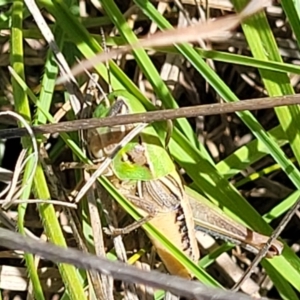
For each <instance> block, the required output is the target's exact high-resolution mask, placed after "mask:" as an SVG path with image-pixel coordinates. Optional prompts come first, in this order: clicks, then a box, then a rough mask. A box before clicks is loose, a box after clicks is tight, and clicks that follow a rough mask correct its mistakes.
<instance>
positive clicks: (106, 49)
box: [100, 26, 112, 94]
mask: <svg viewBox="0 0 300 300" xmlns="http://www.w3.org/2000/svg"><path fill="white" fill-rule="evenodd" d="M100 34H101V44H102V45H101V46H102V48H103V51H104V52H105V53H108V48H107V44H106V37H105V32H104V30H103V27H102V26H101V27H100ZM105 65H106V69H107V83H108V93H109V94H110V93H111V92H112V85H111V73H110V69H109V62H108V61H106V62H105Z"/></svg>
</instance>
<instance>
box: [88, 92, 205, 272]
mask: <svg viewBox="0 0 300 300" xmlns="http://www.w3.org/2000/svg"><path fill="white" fill-rule="evenodd" d="M115 99H117V101H115ZM129 99H130V100H129ZM109 100H110V102H111V103H113V105H112V106H111V107H110V108H106V107H104V106H103V105H101V104H100V105H99V106H98V107H97V109H96V110H95V112H94V117H102V116H104V115H107V114H108V115H111V116H117V115H119V114H124V113H131V112H144V111H145V109H144V107H143V106H142V105H141V103H140V102H139V101H138V100H137V99H135V98H134V97H132V96H131V95H130V94H129V93H127V92H125V91H117V92H114V93H112V94H110V95H109ZM132 127H133V126H124V128H123V127H122V126H121V127H120V126H118V127H116V128H112V129H111V130H107V129H106V128H100V129H96V130H92V131H89V133H88V141H89V147H88V148H89V150H90V152H91V155H92V156H93V157H94V158H97V159H104V158H105V157H106V156H107V155H109V154H110V152H111V151H112V150H113V149H114V147H115V144H116V143H117V142H118V141H119V140H121V139H122V137H123V136H124V135H126V132H128V131H129V130H131V129H132ZM157 159H159V160H161V161H162V162H163V163H162V164H157V162H156V163H155V160H156V161H157ZM106 176H108V177H109V178H110V180H111V182H112V183H113V184H114V185H115V186H116V187H117V188H118V190H119V191H120V192H121V193H122V194H124V196H125V197H127V199H128V200H129V201H131V202H132V203H133V204H134V205H135V206H136V207H137V208H138V211H139V213H140V214H141V215H142V216H143V217H144V218H146V219H147V220H148V219H150V221H149V223H151V224H152V225H153V226H155V227H156V228H159V229H160V231H161V232H163V233H164V234H165V235H166V236H167V237H168V239H169V240H170V241H171V242H172V243H173V244H175V245H177V246H178V248H179V249H181V251H182V252H183V253H185V254H186V255H187V256H188V257H190V258H191V259H192V260H193V261H197V260H198V259H199V249H198V246H197V241H196V237H195V233H194V223H193V220H192V214H191V210H190V207H189V203H188V201H187V200H186V199H184V198H185V197H186V194H185V192H184V188H183V185H182V181H181V178H180V176H179V174H178V173H177V171H176V168H175V165H174V163H173V161H172V160H171V158H170V156H169V155H168V153H167V151H166V150H165V149H164V147H163V145H162V142H161V140H160V138H159V136H158V135H157V132H156V131H155V129H154V128H153V127H152V126H147V127H146V128H145V129H144V130H143V131H142V132H141V133H140V134H139V135H138V136H137V137H136V138H134V139H133V140H132V141H130V142H129V143H128V144H127V145H126V146H125V147H124V148H123V149H122V150H121V151H119V153H118V154H117V155H116V156H115V157H114V158H113V161H112V163H111V166H110V168H109V170H107V172H106ZM149 217H150V218H149ZM150 239H151V241H152V243H153V245H154V246H155V248H156V251H157V253H158V255H159V256H160V257H161V259H162V261H163V262H164V264H165V266H166V268H167V269H168V271H169V272H170V273H171V274H176V275H179V276H182V277H185V278H190V277H191V275H190V273H189V272H188V270H186V269H185V268H184V267H183V266H182V265H181V264H180V263H179V262H178V261H177V260H176V259H175V258H173V257H172V255H170V253H169V252H168V251H167V250H166V249H165V248H164V247H163V246H162V245H161V244H160V243H159V242H158V241H157V240H155V239H153V238H152V237H151V236H150Z"/></svg>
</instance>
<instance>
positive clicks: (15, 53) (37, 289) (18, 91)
mask: <svg viewBox="0 0 300 300" xmlns="http://www.w3.org/2000/svg"><path fill="white" fill-rule="evenodd" d="M23 8H24V5H23V1H14V2H13V5H12V24H11V25H12V28H11V43H10V46H11V48H10V49H11V53H10V62H11V66H12V68H13V69H14V70H15V71H16V73H17V74H19V76H20V77H21V78H23V79H24V78H25V72H24V52H23V34H22V22H23ZM12 86H13V96H14V100H15V110H16V112H18V113H19V114H21V115H22V116H23V117H24V118H25V119H26V120H27V121H29V120H30V119H31V113H30V108H29V103H28V99H27V95H26V93H24V91H23V89H22V88H21V87H20V86H19V85H18V83H17V82H16V81H15V79H14V78H12ZM21 141H22V145H23V148H24V149H28V152H27V155H30V153H32V147H31V145H30V142H29V139H28V138H23V139H22V140H21ZM31 162H32V159H31V160H30V161H29V163H27V164H26V167H25V172H24V177H23V184H26V185H27V187H26V189H25V190H24V192H23V193H22V195H21V198H22V199H28V198H29V195H30V190H31V186H32V180H31V182H30V181H29V180H28V177H29V176H30V175H29V174H31V173H32V171H33V170H32V168H33V164H32V163H31ZM25 211H26V204H20V205H18V230H19V232H20V233H22V234H24V215H25ZM24 258H25V262H26V267H27V272H28V274H29V278H30V281H31V283H32V287H33V293H34V295H35V298H36V299H38V300H44V299H45V298H44V294H43V290H42V286H41V282H40V280H39V276H38V273H37V269H36V267H35V263H34V257H33V255H31V254H27V253H26V254H24Z"/></svg>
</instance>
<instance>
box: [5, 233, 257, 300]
mask: <svg viewBox="0 0 300 300" xmlns="http://www.w3.org/2000/svg"><path fill="white" fill-rule="evenodd" d="M0 245H1V246H3V247H5V248H8V249H12V250H17V249H18V250H22V251H25V252H29V253H33V254H36V255H39V256H41V257H43V258H45V259H48V260H51V261H54V262H56V263H68V264H72V265H74V266H76V267H78V268H83V269H87V270H95V271H97V272H99V273H102V274H105V275H108V276H113V277H114V278H115V279H117V280H121V281H124V282H128V283H140V284H144V285H147V286H152V287H154V288H158V289H164V290H169V291H171V292H172V293H174V294H176V295H181V296H184V297H187V298H189V299H205V300H209V299H214V300H216V299H219V300H220V299H223V300H229V299H231V300H251V299H252V298H250V297H249V296H247V295H244V294H241V293H233V292H231V291H225V290H222V289H217V288H211V287H208V286H205V285H204V284H201V283H199V282H196V281H189V280H186V279H183V278H180V277H177V276H170V275H166V274H163V273H160V272H157V271H151V272H149V271H144V270H141V269H138V268H135V267H133V266H129V265H126V264H124V263H121V262H119V261H110V260H108V259H105V258H100V257H97V256H95V255H92V254H88V253H83V252H81V251H78V250H76V249H72V248H63V247H59V246H56V245H54V244H52V243H46V242H42V241H40V240H34V239H32V238H29V237H24V236H22V235H21V234H19V233H16V232H12V231H10V230H7V229H3V228H0Z"/></svg>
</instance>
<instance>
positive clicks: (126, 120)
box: [0, 94, 300, 139]
mask: <svg viewBox="0 0 300 300" xmlns="http://www.w3.org/2000/svg"><path fill="white" fill-rule="evenodd" d="M295 104H300V95H299V94H297V95H288V96H280V97H268V98H257V99H252V100H243V101H237V102H230V103H214V104H206V105H196V106H189V107H182V108H177V109H166V110H159V111H150V112H146V113H139V114H126V115H119V116H117V117H116V116H114V117H106V118H101V119H99V118H90V119H81V120H74V121H68V122H61V123H58V124H47V125H40V126H32V127H31V129H32V130H33V132H34V134H46V133H57V132H71V131H77V130H87V129H93V128H100V127H111V126H117V125H126V124H135V123H152V122H156V121H164V120H174V119H178V118H192V117H198V116H211V115H219V114H226V113H234V112H239V111H244V110H260V109H267V108H274V107H278V106H286V105H295ZM26 134H27V132H26V130H25V129H24V128H8V129H1V130H0V139H4V138H5V139H10V138H18V137H22V136H25V135H26Z"/></svg>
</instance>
